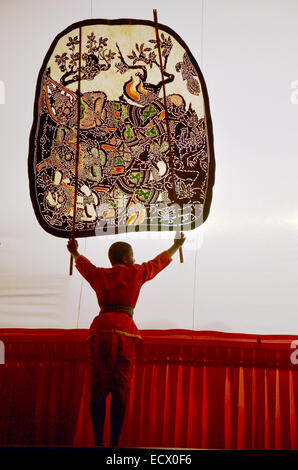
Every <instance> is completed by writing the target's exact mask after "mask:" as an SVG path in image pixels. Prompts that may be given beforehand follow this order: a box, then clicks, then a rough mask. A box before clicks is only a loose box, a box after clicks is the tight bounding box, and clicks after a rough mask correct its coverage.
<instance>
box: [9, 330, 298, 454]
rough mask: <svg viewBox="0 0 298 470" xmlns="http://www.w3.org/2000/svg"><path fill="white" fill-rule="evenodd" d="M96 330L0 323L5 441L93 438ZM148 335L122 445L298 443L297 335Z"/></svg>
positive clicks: (71, 442) (90, 441)
mask: <svg viewBox="0 0 298 470" xmlns="http://www.w3.org/2000/svg"><path fill="white" fill-rule="evenodd" d="M87 335H88V330H47V329H41V330H28V329H1V330H0V340H1V341H3V343H4V346H5V364H0V419H1V421H0V444H1V445H75V446H83V445H93V434H92V427H91V419H90V414H89V393H90V391H89V369H88V346H87V343H86V341H85V340H86V338H87ZM142 335H143V337H144V343H143V345H142V346H141V347H140V349H139V350H138V355H137V360H136V364H135V370H134V377H133V384H132V390H131V395H130V400H129V406H128V410H127V414H126V420H125V424H124V429H123V432H122V436H121V441H120V445H121V446H123V447H138V446H140V447H176V448H204V449H298V439H297V418H298V365H295V364H293V363H292V362H291V359H290V358H291V354H292V353H293V349H291V342H292V341H293V340H295V339H296V340H297V339H298V337H297V336H296V337H292V336H291V337H290V336H285V335H283V336H268V335H262V336H256V335H244V334H229V333H218V332H210V331H209V332H208V331H196V332H194V331H187V330H168V331H160V330H144V331H142ZM108 432H109V419H108V416H107V422H106V428H105V436H106V438H107V436H108Z"/></svg>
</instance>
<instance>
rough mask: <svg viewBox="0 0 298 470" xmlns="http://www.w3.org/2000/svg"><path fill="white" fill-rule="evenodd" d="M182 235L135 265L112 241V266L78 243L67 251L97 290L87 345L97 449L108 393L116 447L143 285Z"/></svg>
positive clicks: (125, 249) (124, 247) (122, 244)
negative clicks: (101, 262)
mask: <svg viewBox="0 0 298 470" xmlns="http://www.w3.org/2000/svg"><path fill="white" fill-rule="evenodd" d="M184 241H185V237H184V234H183V233H181V238H176V239H175V240H174V243H173V245H172V246H171V247H170V248H169V249H168V250H165V251H163V252H162V253H160V254H159V255H157V256H156V257H155V258H154V259H152V260H151V261H148V262H145V263H142V264H135V262H134V261H135V260H134V258H133V250H132V247H131V246H130V245H129V244H128V243H125V242H116V243H114V244H113V245H111V247H110V249H109V253H108V256H109V259H110V262H111V264H112V267H111V268H100V267H96V266H94V265H93V264H92V263H91V262H90V261H89V260H88V259H87V258H85V256H82V255H80V253H79V252H78V242H77V241H76V240H69V241H68V244H67V248H68V250H69V252H70V253H71V254H72V256H73V258H74V259H75V262H76V268H77V269H78V271H79V272H80V273H81V274H82V276H83V277H84V278H85V279H86V280H87V281H88V282H89V284H90V285H91V287H92V288H93V289H94V290H95V292H96V295H97V300H98V304H99V306H100V308H101V310H100V313H99V315H97V316H96V317H95V318H94V320H93V322H92V324H91V326H90V335H89V337H88V342H89V346H90V360H91V362H90V366H91V402H90V411H91V417H92V424H93V431H94V437H95V445H97V446H102V445H103V440H102V439H103V428H104V419H105V409H106V398H107V396H108V394H109V393H110V392H111V394H112V401H111V410H110V416H111V436H110V441H111V446H113V447H116V446H117V445H118V441H119V437H120V432H121V428H122V424H123V420H124V415H125V409H126V404H127V401H128V395H129V391H130V385H131V378H132V367H133V362H134V357H135V348H136V345H137V344H139V343H140V342H141V341H142V337H141V334H140V332H139V330H138V328H137V326H136V324H135V323H134V321H133V310H134V307H135V305H136V302H137V300H138V296H139V293H140V290H141V287H142V285H143V284H144V283H145V282H147V281H150V280H151V279H153V278H154V277H155V276H156V275H157V274H158V273H159V272H160V271H161V270H162V269H164V268H165V267H166V266H168V264H169V263H170V262H171V261H172V256H173V255H174V253H176V251H177V250H178V249H179V247H180V246H182V245H183V243H184Z"/></svg>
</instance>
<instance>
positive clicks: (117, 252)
mask: <svg viewBox="0 0 298 470" xmlns="http://www.w3.org/2000/svg"><path fill="white" fill-rule="evenodd" d="M130 250H132V247H131V246H130V244H129V243H125V242H116V243H113V245H111V246H110V248H109V253H108V256H109V260H110V261H111V264H112V265H114V264H122V263H123V256H129V252H130Z"/></svg>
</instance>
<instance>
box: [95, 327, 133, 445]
mask: <svg viewBox="0 0 298 470" xmlns="http://www.w3.org/2000/svg"><path fill="white" fill-rule="evenodd" d="M136 344H137V341H136V340H135V338H133V337H128V336H125V335H123V334H119V333H113V332H98V333H97V334H96V336H94V337H93V338H92V339H91V340H90V341H89V345H90V366H91V403H90V411H91V417H92V424H93V431H94V437H95V444H96V445H99V446H101V445H103V443H102V436H103V428H104V418H105V410H106V398H107V396H108V395H109V393H111V394H112V401H111V409H110V416H111V445H112V446H117V444H118V440H119V437H120V432H121V428H122V424H123V420H124V415H125V409H126V405H127V401H128V396H129V392H130V386H131V378H132V372H133V363H134V358H135V348H136Z"/></svg>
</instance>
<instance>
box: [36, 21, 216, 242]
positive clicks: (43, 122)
mask: <svg viewBox="0 0 298 470" xmlns="http://www.w3.org/2000/svg"><path fill="white" fill-rule="evenodd" d="M79 27H81V31H82V46H81V61H80V60H79V59H80V57H79V52H78V51H79V36H78V28H79ZM159 29H160V47H161V53H162V68H163V71H164V83H165V85H166V90H167V93H166V104H167V112H168V119H169V130H170V137H171V142H172V169H171V167H170V149H169V139H168V135H167V128H166V121H165V106H164V101H163V97H162V76H161V66H160V63H159V61H158V54H157V41H156V38H155V32H154V23H153V22H150V21H141V20H88V21H83V22H80V23H77V24H74V25H72V26H70V27H69V28H67V29H66V30H65V31H63V32H62V33H61V34H59V35H58V36H57V37H56V39H55V40H54V41H53V43H52V45H51V47H50V49H49V51H48V53H47V55H46V57H45V60H44V63H43V65H42V67H41V70H40V73H39V77H38V81H37V89H36V98H35V107H34V121H33V126H32V130H31V135H30V148H29V159H28V169H29V179H30V193H31V199H32V203H33V206H34V209H35V213H36V216H37V218H38V220H39V222H40V224H41V225H42V227H43V228H44V229H45V230H47V231H48V232H50V233H52V234H53V235H56V236H59V237H65V238H69V237H70V235H71V230H72V224H73V215H74V210H73V205H74V187H75V176H76V175H75V158H76V146H77V123H78V109H80V116H79V123H80V124H79V145H78V152H79V160H78V167H77V176H76V177H77V191H78V193H77V208H76V214H75V236H76V237H86V236H92V235H104V234H105V233H115V231H116V233H117V231H129V230H172V229H173V228H174V225H175V211H174V205H175V204H178V205H179V208H180V210H179V226H180V228H181V229H183V230H189V229H193V228H196V227H197V226H199V225H200V224H201V223H203V222H204V220H205V219H206V218H207V216H208V213H209V208H210V202H211V196H212V186H213V182H214V154H213V136H212V123H211V118H210V111H209V102H208V95H207V89H206V85H205V82H204V79H203V76H202V73H201V71H200V69H199V66H198V65H197V63H196V61H195V59H194V57H193V56H192V54H191V52H190V51H189V49H188V47H187V46H186V44H185V43H184V42H183V41H182V39H181V38H180V37H179V36H178V35H177V34H176V33H175V32H174V31H172V30H171V29H170V28H168V27H166V26H163V25H159ZM79 63H81V69H80V81H81V93H80V96H78V91H77V84H78V80H79V73H78V68H79ZM78 99H79V100H80V103H78V101H77V100H78ZM78 104H79V106H78ZM171 171H172V172H174V175H171ZM173 176H174V177H173ZM173 185H174V189H173ZM176 222H177V219H176ZM98 228H102V229H103V230H98ZM113 230H114V232H113Z"/></svg>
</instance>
